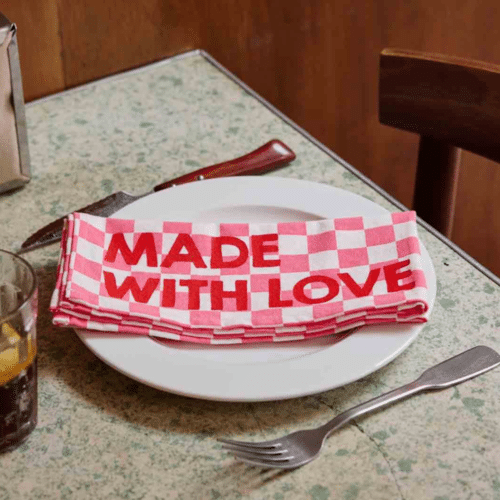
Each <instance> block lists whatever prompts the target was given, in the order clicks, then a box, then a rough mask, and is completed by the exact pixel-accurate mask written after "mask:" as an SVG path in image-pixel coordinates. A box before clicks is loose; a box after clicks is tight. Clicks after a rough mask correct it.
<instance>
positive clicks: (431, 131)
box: [379, 49, 500, 237]
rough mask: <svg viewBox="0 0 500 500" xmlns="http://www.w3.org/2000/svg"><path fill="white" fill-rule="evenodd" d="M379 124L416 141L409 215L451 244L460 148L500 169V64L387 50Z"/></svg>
mask: <svg viewBox="0 0 500 500" xmlns="http://www.w3.org/2000/svg"><path fill="white" fill-rule="evenodd" d="M379 120H380V123H383V124H385V125H390V126H392V127H396V128H399V129H403V130H408V131H410V132H415V133H417V134H419V135H420V146H419V156H418V165H417V176H416V180H415V192H414V198H413V208H414V209H415V210H416V211H417V213H418V215H419V216H420V217H422V219H424V220H425V221H426V222H428V223H429V224H431V225H432V226H434V227H435V228H436V229H437V230H438V231H440V232H442V233H443V234H445V235H446V236H448V237H449V236H450V235H451V229H452V223H453V213H454V206H455V196H456V187H457V180H458V171H459V163H460V149H459V148H461V149H466V150H468V151H471V152H473V153H476V154H479V155H481V156H484V157H486V158H489V159H490V160H494V161H497V162H500V65H495V64H489V63H485V62H480V61H471V60H466V59H462V58H458V57H452V56H445V55H439V54H427V53H423V52H415V51H407V50H396V49H385V50H383V51H382V52H381V55H380V79H379Z"/></svg>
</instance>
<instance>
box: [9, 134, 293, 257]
mask: <svg viewBox="0 0 500 500" xmlns="http://www.w3.org/2000/svg"><path fill="white" fill-rule="evenodd" d="M294 159H295V153H294V152H293V151H292V150H291V149H290V148H289V147H288V146H287V145H286V144H285V143H283V142H282V141H279V140H277V139H273V140H271V141H269V142H267V143H266V144H264V145H262V146H261V147H260V148H257V149H256V150H255V151H252V152H250V153H247V154H246V155H243V156H240V157H238V158H235V159H234V160H229V161H225V162H222V163H217V164H215V165H211V166H209V167H204V168H201V169H199V170H196V171H194V172H191V173H189V174H185V175H182V176H180V177H177V178H176V179H172V180H170V181H167V182H163V183H162V184H159V185H158V186H155V187H154V188H153V190H152V191H149V192H148V193H144V194H141V195H137V196H135V195H132V194H130V193H126V192H125V191H117V192H116V193H113V194H111V195H109V196H106V198H103V199H102V200H99V201H96V202H94V203H91V204H90V205H87V206H86V207H83V208H80V209H78V210H76V212H84V213H87V214H92V215H99V216H101V217H109V216H110V215H112V214H114V213H115V212H117V211H118V210H119V209H120V208H123V207H125V206H127V205H129V204H130V203H132V202H134V201H136V200H138V199H140V198H143V197H144V196H148V195H150V194H153V193H155V192H157V191H161V190H163V189H167V188H169V187H172V186H178V185H180V184H186V183H187V182H192V181H196V180H203V179H214V178H216V177H229V176H235V175H252V174H263V173H265V172H269V171H270V170H275V169H277V168H280V167H283V166H285V165H286V164H288V163H290V162H291V161H293V160H294ZM66 217H67V215H65V216H64V217H61V218H59V219H57V220H55V221H53V222H51V223H50V224H47V225H46V226H44V227H42V228H41V229H39V230H38V231H36V232H35V233H33V234H32V235H31V236H30V237H29V238H28V239H26V241H25V242H24V243H23V244H22V245H21V248H20V250H19V251H18V252H17V253H18V254H22V253H25V252H29V251H31V250H34V249H36V248H41V247H44V246H47V245H50V244H51V243H55V242H56V241H60V239H61V234H62V229H63V226H64V220H65V219H66Z"/></svg>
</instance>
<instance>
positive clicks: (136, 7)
mask: <svg viewBox="0 0 500 500" xmlns="http://www.w3.org/2000/svg"><path fill="white" fill-rule="evenodd" d="M59 1H60V20H61V21H60V22H61V26H62V29H61V36H62V46H63V54H64V61H65V64H64V77H65V82H66V86H67V87H73V86H75V85H78V84H81V83H84V82H88V81H92V80H95V79H98V78H101V77H103V76H106V75H110V74H113V73H117V72H120V71H123V70H125V69H130V68H134V67H136V66H141V65H144V64H147V63H149V62H152V61H155V60H158V59H163V58H165V57H168V56H171V55H173V54H178V53H181V52H184V51H187V50H190V49H194V48H198V46H199V43H200V37H199V33H200V28H199V24H200V23H201V18H200V15H199V14H198V12H197V3H196V1H195V0H169V1H166V2H164V1H162V0H145V1H142V2H129V1H128V0H113V1H110V0H104V1H102V0H94V1H92V2H74V1H72V0H59ZM89 3H91V8H89Z"/></svg>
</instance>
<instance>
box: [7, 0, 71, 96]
mask: <svg viewBox="0 0 500 500" xmlns="http://www.w3.org/2000/svg"><path fill="white" fill-rule="evenodd" d="M0 10H1V11H2V13H3V14H4V15H5V16H6V17H7V18H8V19H9V20H10V21H11V22H13V23H15V24H16V25H17V28H18V46H19V59H20V63H21V74H22V77H23V88H24V96H25V100H26V101H30V100H32V99H35V98H37V97H41V96H44V95H47V94H52V93H54V92H57V91H59V90H63V89H64V87H65V83H64V73H63V61H62V56H61V50H62V47H61V38H60V32H59V30H60V26H59V18H58V6H57V0H22V1H19V0H4V1H3V2H2V4H1V6H0Z"/></svg>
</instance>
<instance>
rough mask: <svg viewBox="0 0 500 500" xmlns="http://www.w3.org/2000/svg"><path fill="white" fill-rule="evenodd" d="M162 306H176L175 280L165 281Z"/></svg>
mask: <svg viewBox="0 0 500 500" xmlns="http://www.w3.org/2000/svg"><path fill="white" fill-rule="evenodd" d="M161 306H162V307H174V306H175V280H172V279H164V280H163V290H162V294H161Z"/></svg>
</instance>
